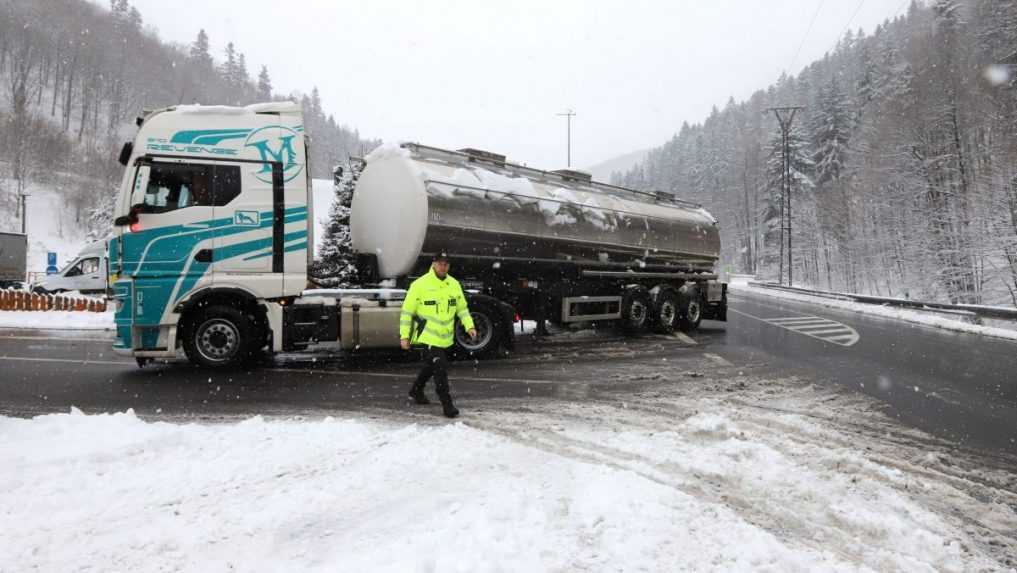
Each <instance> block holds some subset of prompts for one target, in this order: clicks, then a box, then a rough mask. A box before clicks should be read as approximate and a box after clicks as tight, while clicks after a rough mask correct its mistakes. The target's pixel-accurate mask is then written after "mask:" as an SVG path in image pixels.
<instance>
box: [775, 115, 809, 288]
mask: <svg viewBox="0 0 1017 573" xmlns="http://www.w3.org/2000/svg"><path fill="white" fill-rule="evenodd" d="M800 109H805V106H801V105H792V106H784V107H771V108H768V109H767V111H772V112H773V115H775V116H777V122H778V123H779V124H780V141H781V156H782V157H781V159H782V161H781V173H780V179H781V181H780V183H781V185H780V277H779V281H780V284H784V237H785V236H786V237H787V285H788V286H792V283H793V281H792V275H793V269H792V264H791V263H792V261H793V260H794V258H793V257H792V255H791V123H792V122H793V121H794V120H795V114H796V113H798V110H800ZM785 201H786V202H787V205H786V214H785Z"/></svg>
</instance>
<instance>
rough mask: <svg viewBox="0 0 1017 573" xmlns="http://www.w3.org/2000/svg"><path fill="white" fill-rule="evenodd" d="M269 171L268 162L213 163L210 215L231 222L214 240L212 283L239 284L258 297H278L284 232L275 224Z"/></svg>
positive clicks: (270, 170) (274, 192)
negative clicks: (212, 208) (282, 234)
mask: <svg viewBox="0 0 1017 573" xmlns="http://www.w3.org/2000/svg"><path fill="white" fill-rule="evenodd" d="M273 169H274V164H273V163H269V162H253V161H252V162H244V163H228V162H223V163H219V164H217V165H216V170H215V176H214V179H215V207H214V215H215V218H216V220H221V221H229V222H230V227H229V228H228V230H224V232H222V233H219V234H217V235H216V238H215V241H214V260H213V262H212V273H213V276H214V278H213V280H214V282H215V283H216V285H219V286H228V285H231V284H232V285H237V286H242V287H243V288H244V289H245V290H249V291H251V292H253V293H254V294H255V295H257V296H258V297H273V296H279V295H280V294H281V290H282V280H283V278H282V277H283V275H282V272H281V269H276V268H275V267H276V266H277V265H278V264H279V262H280V261H279V257H280V256H281V252H282V247H283V245H282V243H280V242H279V239H281V236H279V235H280V234H281V232H282V230H283V229H282V226H281V225H282V221H279V222H278V224H277V222H276V216H277V215H279V214H280V213H276V202H277V197H276V195H277V191H276V189H275V183H276V182H275V181H274V179H273V176H272V175H273ZM279 183H280V184H281V182H279ZM277 253H278V254H277Z"/></svg>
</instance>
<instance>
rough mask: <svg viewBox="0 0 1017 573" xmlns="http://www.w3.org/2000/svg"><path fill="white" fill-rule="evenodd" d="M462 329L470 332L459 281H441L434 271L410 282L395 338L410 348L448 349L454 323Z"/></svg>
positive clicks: (448, 279) (449, 279)
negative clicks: (418, 346) (416, 345)
mask: <svg viewBox="0 0 1017 573" xmlns="http://www.w3.org/2000/svg"><path fill="white" fill-rule="evenodd" d="M457 318H458V319H459V322H461V323H463V328H465V329H466V330H470V329H471V328H473V318H472V317H471V316H470V309H469V308H467V306H466V297H465V296H463V289H462V287H461V286H459V281H457V280H455V279H454V278H452V277H451V276H450V275H445V280H442V279H439V278H438V276H437V275H436V274H434V269H430V270H428V271H427V274H426V275H423V276H421V277H420V278H418V279H417V280H415V281H413V284H411V285H410V290H409V291H408V292H407V293H406V300H404V301H403V309H402V314H400V315H399V338H400V339H409V341H410V344H424V345H427V346H437V347H438V348H448V347H449V346H452V340H453V337H454V334H455V326H456V319H457Z"/></svg>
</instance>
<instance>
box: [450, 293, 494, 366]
mask: <svg viewBox="0 0 1017 573" xmlns="http://www.w3.org/2000/svg"><path fill="white" fill-rule="evenodd" d="M470 316H471V317H472V318H473V327H474V328H476V329H477V340H476V341H473V340H470V336H469V334H467V333H466V329H465V328H463V325H462V323H458V322H457V323H456V333H455V340H454V343H453V345H452V354H453V355H454V356H455V357H457V358H484V357H488V356H494V355H495V354H497V353H498V350H499V349H500V348H501V343H502V337H503V335H504V333H503V331H502V329H503V328H504V325H503V324H502V319H501V316H500V315H499V314H498V312H497V311H496V310H495V309H494V308H491V307H490V306H489V305H486V304H474V305H472V306H471V307H470Z"/></svg>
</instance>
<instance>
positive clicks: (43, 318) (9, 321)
mask: <svg viewBox="0 0 1017 573" xmlns="http://www.w3.org/2000/svg"><path fill="white" fill-rule="evenodd" d="M113 315H114V313H113V311H112V310H108V311H106V312H72V311H62V310H40V311H27V310H5V311H0V328H37V329H43V330H113ZM0 571H2V570H0Z"/></svg>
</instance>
